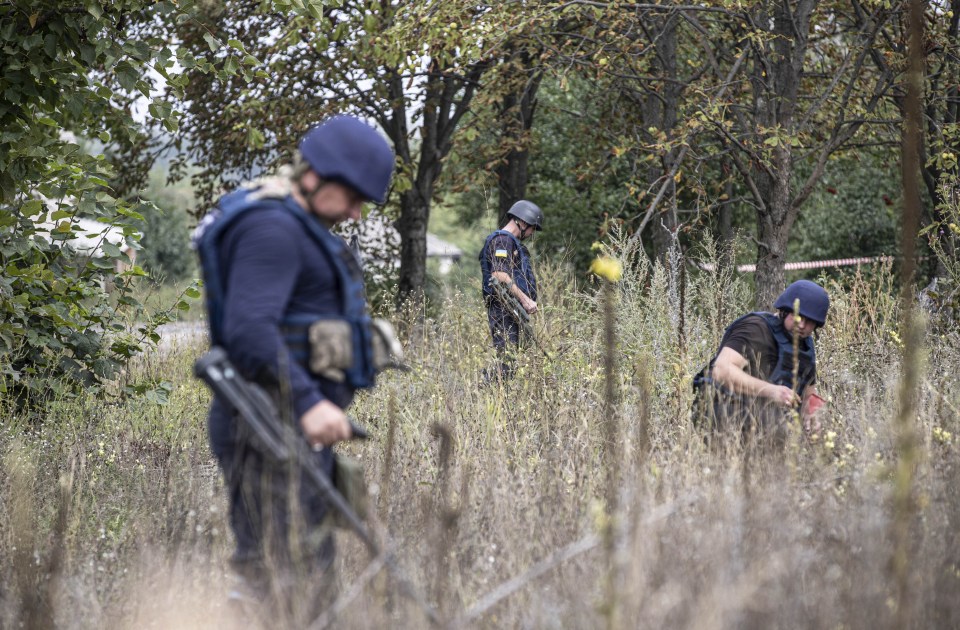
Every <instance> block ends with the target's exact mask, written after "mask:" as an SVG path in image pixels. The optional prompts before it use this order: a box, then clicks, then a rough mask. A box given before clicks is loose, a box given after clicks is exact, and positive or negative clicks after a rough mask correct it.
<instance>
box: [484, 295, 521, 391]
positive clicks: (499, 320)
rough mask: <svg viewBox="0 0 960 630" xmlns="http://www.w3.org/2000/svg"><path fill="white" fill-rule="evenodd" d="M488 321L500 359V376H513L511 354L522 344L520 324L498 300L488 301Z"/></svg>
mask: <svg viewBox="0 0 960 630" xmlns="http://www.w3.org/2000/svg"><path fill="white" fill-rule="evenodd" d="M487 323H488V324H489V325H490V336H491V337H492V338H493V347H494V348H495V349H496V351H497V358H498V359H499V360H500V366H499V370H500V376H501V377H502V378H510V377H511V376H513V360H512V357H511V354H512V353H513V352H514V351H516V350H517V349H518V348H519V346H520V339H521V329H520V324H519V323H518V322H517V320H515V319H514V318H513V315H511V314H510V313H508V312H507V311H506V309H504V308H503V306H501V305H500V303H499V302H497V301H496V300H491V301H489V302H488V303H487Z"/></svg>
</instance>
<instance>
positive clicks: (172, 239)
mask: <svg viewBox="0 0 960 630" xmlns="http://www.w3.org/2000/svg"><path fill="white" fill-rule="evenodd" d="M164 179H165V176H164V174H163V173H162V172H159V171H155V172H154V173H153V174H152V175H151V181H150V188H148V189H147V190H146V191H145V192H144V196H145V197H147V198H149V199H150V200H151V201H152V202H153V203H154V205H155V206H156V207H155V208H151V209H150V210H149V211H147V212H144V221H143V223H142V226H141V228H140V231H141V233H142V234H143V237H142V238H141V239H140V244H141V246H142V247H143V249H142V251H141V252H140V253H139V254H138V256H137V262H138V263H139V264H140V265H141V266H142V267H143V268H144V270H146V271H147V273H149V274H150V275H152V276H154V277H155V278H157V279H159V280H161V281H163V282H177V281H179V280H183V279H185V278H187V277H189V276H191V275H196V270H197V268H196V255H195V254H194V252H193V250H192V249H190V227H189V226H190V222H191V220H190V215H189V212H190V210H191V209H192V208H193V206H194V205H195V199H194V196H193V193H192V191H191V190H190V189H189V186H188V184H187V182H184V181H181V182H179V183H177V184H175V185H164V183H163V180H164Z"/></svg>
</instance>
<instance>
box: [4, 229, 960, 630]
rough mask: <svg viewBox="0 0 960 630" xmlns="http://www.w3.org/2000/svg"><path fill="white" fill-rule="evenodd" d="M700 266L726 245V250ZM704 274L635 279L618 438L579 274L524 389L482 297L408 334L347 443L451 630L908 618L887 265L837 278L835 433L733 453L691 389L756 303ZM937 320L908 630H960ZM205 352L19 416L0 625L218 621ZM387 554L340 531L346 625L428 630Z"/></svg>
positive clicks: (643, 269) (217, 534)
mask: <svg viewBox="0 0 960 630" xmlns="http://www.w3.org/2000/svg"><path fill="white" fill-rule="evenodd" d="M618 253H619V255H623V256H625V255H626V254H625V253H624V252H622V251H620V252H618ZM698 255H700V256H702V257H705V258H708V259H712V260H714V261H715V260H716V259H717V258H718V257H719V256H718V254H717V252H716V251H715V249H714V248H713V247H712V246H710V245H709V244H708V245H707V246H705V247H704V248H703V250H702V251H700V252H698ZM683 264H685V265H687V267H686V269H687V272H686V276H684V274H683V273H682V272H681V269H682V268H683V267H682V265H681V264H674V265H671V268H670V269H664V268H661V267H654V268H650V267H649V266H647V265H646V264H644V263H633V264H630V265H627V271H626V276H625V278H624V280H623V281H622V282H621V283H620V284H619V285H618V286H617V288H616V292H617V294H616V296H615V297H616V300H615V309H614V311H613V316H614V320H615V334H614V338H615V339H616V340H617V345H616V347H615V348H614V349H615V351H616V365H617V370H616V371H615V376H616V379H617V381H616V383H613V384H612V385H613V386H614V389H613V390H612V391H614V392H615V396H614V398H615V400H614V401H613V404H615V405H616V418H617V423H616V425H610V424H608V423H606V422H605V420H606V417H605V414H607V413H609V412H605V411H604V410H605V408H606V409H609V408H610V404H611V401H610V400H609V397H608V395H607V394H605V392H607V391H608V390H607V387H608V383H607V382H606V380H605V375H604V361H605V356H606V353H607V346H606V344H605V341H604V338H605V332H604V323H603V301H602V292H601V291H599V290H598V289H599V285H594V284H591V283H590V282H581V283H579V284H578V283H576V282H574V281H573V280H572V279H571V277H570V274H569V273H567V272H566V271H565V270H563V269H561V268H544V269H541V270H540V276H541V277H542V278H543V285H544V286H543V288H542V298H541V300H540V302H539V303H540V304H541V306H542V308H543V311H542V313H541V314H540V315H539V316H538V317H537V318H536V319H537V330H538V333H539V340H540V342H541V343H542V344H543V346H544V349H545V350H546V351H547V353H548V354H549V355H550V358H546V357H545V356H544V355H543V354H542V353H540V352H536V351H531V352H528V353H526V354H525V355H524V356H522V357H521V358H520V360H519V362H518V366H517V376H516V378H514V379H513V380H511V381H509V382H507V383H505V384H504V385H503V386H499V385H493V386H489V385H487V386H485V385H484V382H483V378H482V370H483V368H485V367H489V366H490V365H491V364H492V363H493V361H494V360H495V359H494V357H493V353H492V351H491V350H490V348H489V339H488V332H487V324H486V316H485V313H484V312H483V310H482V308H481V306H480V303H479V300H478V299H477V297H476V296H475V295H453V296H451V297H450V299H449V300H448V301H447V302H445V303H444V304H442V305H440V306H439V308H437V309H435V312H436V315H434V316H432V317H427V318H426V319H425V320H424V322H423V323H422V325H412V324H411V325H409V326H407V327H406V330H408V331H410V332H409V338H410V340H411V341H410V342H409V343H408V347H407V353H408V357H409V360H410V363H411V365H412V367H413V369H412V370H411V371H410V372H406V373H391V374H389V375H386V376H385V377H383V378H381V379H380V384H379V386H378V388H377V389H375V390H373V391H371V392H368V393H364V394H362V395H361V396H360V397H359V398H358V400H357V402H356V405H355V407H354V408H353V414H354V415H355V416H356V417H357V419H358V420H359V421H360V422H361V423H363V424H365V425H367V426H368V427H369V428H370V430H371V433H372V434H373V435H374V439H373V440H371V441H370V442H368V443H350V444H346V445H343V446H342V447H341V448H343V450H345V451H348V452H349V453H350V454H352V455H354V456H355V457H357V458H359V459H360V460H362V461H363V462H364V463H365V464H366V472H367V478H368V481H369V482H370V484H371V490H372V492H373V494H374V497H373V498H374V501H375V507H376V509H374V510H371V519H372V520H373V523H374V526H375V528H376V530H377V531H378V532H379V533H380V535H381V536H382V537H383V539H384V540H388V541H389V543H390V544H391V545H392V548H393V549H395V551H396V555H397V560H398V563H399V564H400V566H401V567H402V569H403V570H404V571H405V572H406V573H407V574H408V575H409V576H410V578H411V580H412V582H413V583H414V584H415V586H416V587H417V588H418V589H419V591H420V592H421V593H423V594H425V596H426V597H428V599H429V600H430V601H431V603H432V604H433V605H434V606H435V608H436V609H437V610H438V611H440V613H441V614H442V616H443V617H444V619H446V620H447V622H448V623H449V624H450V625H451V626H454V627H456V626H460V627H479V628H501V627H509V628H515V627H523V628H594V627H599V626H603V625H605V624H608V623H609V624H611V625H613V626H614V627H619V628H634V627H654V628H656V627H670V628H697V629H700V628H745V627H746V628H750V627H755V628H770V627H809V628H828V627H829V628H838V627H846V628H871V629H875V628H886V627H894V626H895V623H896V621H895V619H896V617H895V613H896V612H897V601H896V597H897V592H898V591H897V588H898V587H897V584H896V583H895V581H894V580H893V579H892V574H891V572H890V570H889V568H890V563H891V562H892V558H893V549H894V546H893V544H894V543H893V540H892V538H891V524H892V518H893V515H894V512H893V508H892V504H891V497H892V496H893V495H892V492H893V487H894V486H893V483H894V472H895V467H896V464H897V459H896V453H897V451H896V432H895V431H894V429H893V422H894V418H895V417H896V413H897V405H896V401H897V391H896V384H897V382H898V378H899V357H900V356H901V347H900V345H901V344H902V340H901V339H900V336H899V334H898V330H899V328H898V326H899V317H900V307H899V305H898V304H897V299H896V294H895V293H894V290H893V287H892V283H891V280H890V270H889V269H883V268H881V269H862V270H860V271H859V272H855V273H853V274H851V275H849V276H847V277H845V278H843V279H841V280H837V281H833V282H831V284H830V290H831V296H832V298H833V305H834V306H833V310H832V314H831V318H830V321H829V322H828V324H827V326H826V328H825V330H823V331H822V334H821V335H820V338H819V340H818V350H819V359H820V361H819V373H820V378H819V386H820V388H821V390H823V393H825V395H826V397H827V398H828V400H829V401H830V403H829V407H828V411H827V412H826V417H825V418H824V422H823V425H824V426H823V431H822V433H821V434H820V436H819V438H818V439H816V440H808V439H803V438H800V437H798V438H797V439H796V440H793V441H792V442H791V443H790V445H789V446H788V450H787V451H786V452H775V453H762V452H751V451H743V450H738V449H737V448H732V449H729V450H728V451H726V452H722V453H720V452H714V451H712V450H708V449H707V448H706V447H705V446H704V442H703V440H702V436H700V435H699V434H697V432H696V431H695V430H694V429H693V427H692V426H691V424H690V421H689V409H690V405H691V402H692V393H691V390H690V381H691V378H692V375H693V374H694V373H695V372H696V371H697V370H698V369H699V367H700V366H701V365H702V364H703V363H704V362H705V361H707V360H708V359H709V357H710V355H711V354H712V353H713V352H714V350H715V347H716V345H717V342H718V341H719V338H720V335H721V334H722V331H723V327H724V326H725V325H726V324H727V323H729V321H730V320H732V319H733V318H734V317H735V316H736V315H738V314H739V313H741V312H743V311H745V310H747V309H746V304H747V290H746V288H745V287H744V286H743V285H742V283H741V281H740V280H739V279H737V278H736V277H734V276H733V275H731V274H730V272H729V271H720V272H710V273H708V272H702V271H697V270H695V268H694V267H692V266H691V265H690V261H685V262H684V263H683ZM931 330H936V331H937V332H936V333H928V334H927V336H926V338H925V344H926V345H925V348H927V350H925V352H924V353H923V355H922V356H923V361H922V366H923V367H922V369H921V371H920V373H919V382H920V384H921V386H920V391H919V395H918V396H917V399H916V413H917V431H918V433H917V435H918V438H919V441H918V446H919V452H920V454H921V456H920V458H919V460H918V462H919V463H918V467H917V470H916V477H915V478H916V490H917V509H916V512H915V515H914V517H913V518H912V519H911V521H910V523H909V532H910V542H911V547H910V549H909V554H908V555H907V558H908V560H909V561H908V564H907V575H908V578H909V582H910V587H911V593H912V594H913V605H912V606H911V608H910V618H909V620H908V622H909V625H910V626H913V627H944V628H946V627H960V538H958V536H957V532H958V531H960V499H958V495H957V492H956V488H957V487H958V482H960V471H958V465H957V464H958V458H957V449H958V442H957V440H958V438H957V436H958V435H960V414H958V410H960V389H958V386H957V385H958V383H957V381H958V376H957V375H958V374H960V333H958V331H957V329H956V327H955V326H954V327H949V326H938V327H936V328H931ZM934 335H935V336H934ZM412 340H415V343H414V342H413V341H412ZM199 351H200V349H199V348H191V347H184V348H181V349H180V350H179V351H177V352H173V353H169V354H167V355H165V356H164V357H162V358H158V359H156V360H154V361H151V362H148V363H147V364H145V365H144V366H142V369H145V370H150V374H151V375H152V376H154V377H156V376H163V377H164V378H166V379H167V380H170V381H172V382H174V383H175V384H176V387H175V389H174V391H173V394H172V397H171V401H170V402H169V403H168V404H167V405H166V406H156V405H153V404H148V403H146V402H143V401H128V402H122V403H108V402H104V401H98V400H88V401H84V402H82V403H69V404H68V403H63V404H59V405H53V406H51V408H50V411H49V415H48V418H47V419H46V421H45V422H44V423H43V424H41V425H39V426H26V425H22V424H20V423H18V422H17V421H16V420H15V419H14V420H13V421H11V422H8V423H6V424H5V425H4V428H3V430H2V433H0V454H2V465H3V470H4V474H3V475H2V477H0V496H2V501H3V504H2V505H3V510H2V511H0V541H2V546H0V584H2V587H0V589H2V591H0V625H2V626H3V627H10V628H12V627H21V626H22V627H43V625H44V623H49V620H50V619H52V620H53V623H54V624H55V625H56V626H57V627H61V628H101V627H108V628H141V627H155V628H174V627H176V628H206V627H218V625H220V624H221V623H222V620H223V615H224V613H225V611H224V607H223V600H224V598H223V595H224V591H225V589H226V587H227V577H226V576H225V560H226V558H227V556H228V555H229V552H230V545H231V540H230V534H229V531H228V528H227V524H226V519H225V504H224V497H223V493H222V489H221V482H220V478H219V473H218V471H217V470H216V467H215V465H214V463H213V461H212V460H211V458H210V456H209V455H208V452H207V447H206V437H205V419H204V414H205V410H206V398H207V395H206V392H205V391H204V390H203V389H202V388H201V387H200V386H199V385H198V384H197V383H196V382H193V381H192V380H191V379H190V378H189V365H190V362H191V360H192V359H193V357H194V356H196V354H198V353H199ZM611 426H615V427H616V429H617V435H618V442H617V443H616V445H615V446H616V449H614V450H616V451H617V453H616V462H617V464H616V466H617V470H616V474H617V477H616V479H617V480H618V483H617V484H616V485H615V487H614V492H615V498H616V501H611V500H610V499H609V496H610V492H611V491H610V485H609V482H608V479H609V477H608V473H609V468H608V464H609V461H610V460H609V455H610V451H611V449H610V446H611V445H610V442H609V435H608V433H607V431H608V430H609V428H610V427H611ZM63 488H69V492H65V491H63V490H62V489H63ZM62 497H66V498H65V499H63V498H62ZM610 506H616V507H617V511H616V514H613V515H612V514H610V513H609V512H608V508H609V507H610ZM611 522H614V523H616V527H613V528H612V529H609V530H608V529H607V528H608V527H609V525H610V523H611ZM28 524H29V525H28ZM606 531H612V532H613V533H614V534H613V540H612V544H611V546H610V547H609V548H608V547H607V546H606V545H605V543H604V538H603V536H604V533H605V532H606ZM610 554H612V558H613V559H612V561H611V558H610ZM368 560H369V559H368V558H367V557H366V555H365V552H364V550H363V548H362V547H361V546H360V545H359V544H358V543H357V542H356V541H355V540H353V539H352V538H351V537H350V536H349V535H347V534H338V560H337V569H338V574H339V581H340V593H341V596H342V597H343V598H348V597H353V598H354V599H353V600H352V602H351V603H350V605H346V606H344V608H343V611H342V613H341V614H340V616H339V617H338V618H337V619H336V620H335V623H336V624H337V625H340V626H342V627H349V628H383V627H409V628H419V627H425V626H426V625H427V622H426V620H425V618H424V617H423V615H422V614H421V613H420V612H419V611H418V610H417V609H416V607H415V606H414V605H412V604H410V603H409V602H408V601H406V600H405V599H403V598H402V597H400V596H399V595H397V593H396V591H395V590H394V589H392V588H391V587H390V583H389V580H388V579H385V578H384V577H383V576H382V575H381V576H376V577H373V576H371V575H370V574H369V572H367V573H366V574H365V570H366V569H367V563H368ZM611 565H612V566H613V568H614V569H615V570H611ZM361 576H362V577H363V580H364V581H363V583H362V584H357V579H358V578H359V577H361ZM611 576H612V580H611ZM611 582H612V584H611ZM31 593H44V595H43V597H40V598H37V597H34V596H32V595H31ZM611 593H612V595H611ZM611 601H613V602H615V604H616V611H615V612H616V614H615V615H611V614H610V608H609V605H610V603H611ZM45 620H46V621H45ZM31 624H33V625H31Z"/></svg>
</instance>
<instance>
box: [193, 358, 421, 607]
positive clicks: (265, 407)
mask: <svg viewBox="0 0 960 630" xmlns="http://www.w3.org/2000/svg"><path fill="white" fill-rule="evenodd" d="M193 373H194V376H196V377H197V378H199V379H201V380H202V381H203V382H205V383H206V384H207V385H208V386H209V387H210V389H212V390H213V391H214V393H215V394H217V395H218V396H220V397H221V398H223V399H224V400H226V401H227V402H228V403H229V404H230V405H232V406H233V408H234V409H235V410H236V411H237V414H238V417H239V418H240V419H241V420H242V421H243V422H244V423H245V424H246V426H247V428H249V429H250V432H251V433H252V436H253V440H252V442H251V444H252V446H253V447H254V448H256V449H257V450H259V451H260V453H261V454H263V455H264V456H266V457H268V458H269V459H270V460H271V461H273V462H274V463H275V464H278V465H282V464H288V463H291V462H292V463H295V464H297V465H298V466H300V467H301V468H302V469H303V471H304V472H305V473H306V474H307V479H309V480H310V482H311V483H313V484H314V485H315V486H316V488H317V490H319V492H320V494H321V495H322V496H323V499H324V501H326V503H327V505H329V506H330V507H331V508H333V509H334V510H336V511H337V512H338V513H339V514H340V516H342V517H343V520H344V522H345V523H346V525H347V526H348V527H349V528H350V529H351V530H353V532H354V533H355V534H356V535H357V537H358V538H360V540H361V542H363V544H364V546H365V547H366V548H367V551H368V552H369V553H370V555H371V556H372V557H374V558H377V557H383V561H384V565H385V566H386V568H387V571H388V572H389V573H390V574H391V575H392V577H393V578H394V579H395V580H396V581H397V583H398V585H399V586H400V591H401V593H402V594H404V595H406V596H407V597H409V598H410V599H412V600H413V601H415V602H416V603H417V604H419V606H420V608H421V609H422V610H423V612H424V614H426V616H427V618H429V619H430V621H432V622H433V623H434V624H439V617H438V616H437V612H436V611H435V610H433V608H432V607H431V606H430V605H429V604H427V603H426V601H424V599H423V598H422V597H420V596H419V595H418V594H417V593H416V591H415V590H414V589H413V585H412V584H411V583H410V581H409V580H408V579H407V578H406V576H404V575H403V574H402V573H401V571H400V568H399V567H398V566H397V563H396V561H395V559H394V558H393V555H392V554H391V553H387V554H384V552H383V550H382V549H381V548H380V546H379V545H378V544H377V542H376V540H374V538H373V535H372V534H371V532H370V530H369V529H368V528H367V526H366V525H364V524H363V521H362V520H361V519H360V517H359V516H358V515H357V513H356V511H354V509H353V508H352V507H350V504H349V503H347V501H346V499H344V498H343V495H342V494H340V492H339V491H338V490H337V489H336V488H335V487H334V485H333V484H332V483H331V482H330V480H329V479H328V478H327V476H326V475H325V474H324V473H323V471H322V470H320V468H319V467H318V466H317V464H316V463H315V461H314V458H313V457H311V455H312V453H311V452H310V446H309V445H308V444H307V442H306V440H304V439H303V438H302V437H301V436H300V435H298V434H297V432H296V430H295V429H294V428H293V427H291V426H288V425H287V424H285V423H284V422H283V421H282V420H281V418H280V414H279V412H278V410H277V408H276V405H274V403H273V400H272V399H271V398H270V395H269V394H267V392H266V391H265V390H264V389H263V388H262V387H260V386H259V385H257V384H256V383H251V382H250V381H247V380H246V379H244V378H243V377H242V376H241V375H240V373H239V372H237V370H236V368H234V367H233V364H232V363H230V359H229V358H228V357H227V352H226V350H224V349H223V348H220V347H218V346H214V347H213V348H211V349H210V350H209V351H208V352H207V353H206V354H204V355H203V356H201V357H200V358H199V359H197V361H196V362H195V363H194V364H193ZM350 429H351V430H352V431H353V436H354V437H356V438H364V439H365V438H367V437H368V435H367V432H366V431H365V430H364V429H363V428H362V427H360V426H358V425H357V424H354V422H353V421H350Z"/></svg>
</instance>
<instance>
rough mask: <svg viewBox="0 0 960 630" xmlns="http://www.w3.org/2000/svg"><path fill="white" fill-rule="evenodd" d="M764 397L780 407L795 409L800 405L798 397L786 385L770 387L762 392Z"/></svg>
mask: <svg viewBox="0 0 960 630" xmlns="http://www.w3.org/2000/svg"><path fill="white" fill-rule="evenodd" d="M763 395H764V397H766V398H768V399H770V400H771V401H773V402H774V403H775V404H777V405H780V406H781V407H796V406H797V405H799V404H800V397H799V396H797V392H795V391H793V390H792V389H790V388H789V387H787V386H786V385H770V386H769V387H767V388H765V389H764V391H763Z"/></svg>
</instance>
